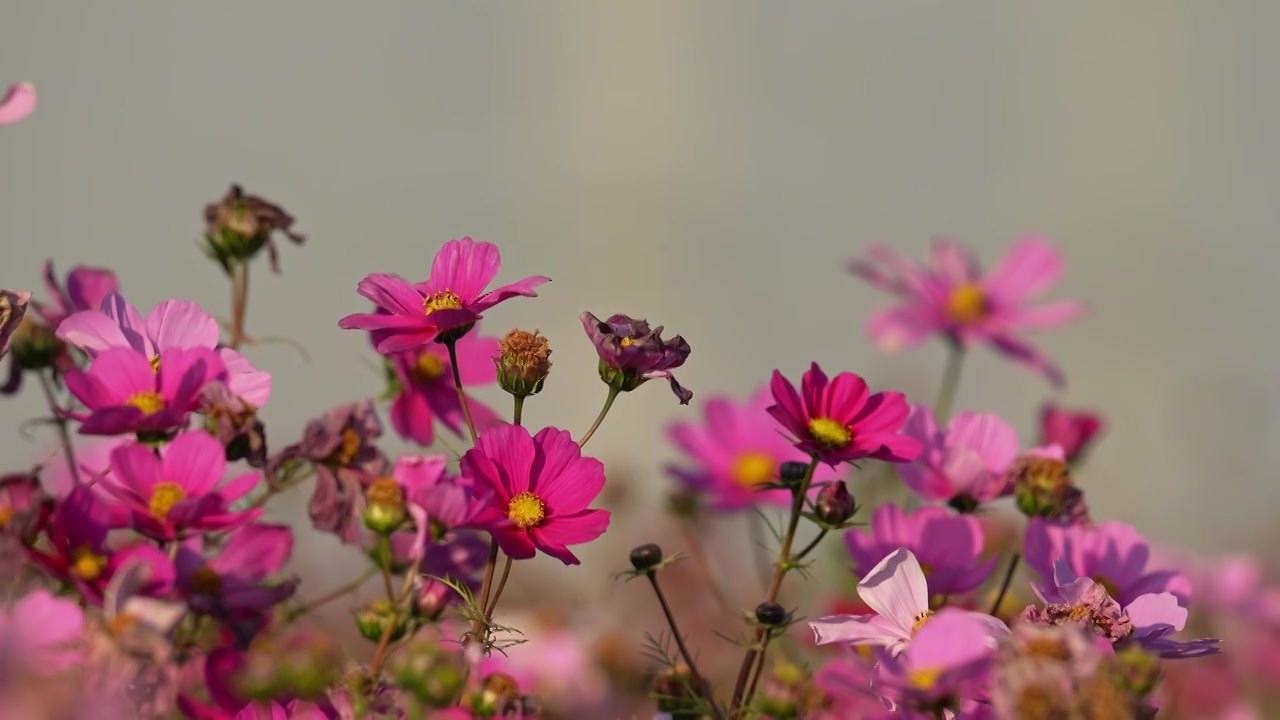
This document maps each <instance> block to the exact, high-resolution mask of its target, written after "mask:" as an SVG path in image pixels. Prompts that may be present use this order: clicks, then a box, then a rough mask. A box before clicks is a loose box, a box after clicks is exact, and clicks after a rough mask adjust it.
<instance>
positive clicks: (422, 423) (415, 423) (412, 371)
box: [387, 333, 499, 447]
mask: <svg viewBox="0 0 1280 720" xmlns="http://www.w3.org/2000/svg"><path fill="white" fill-rule="evenodd" d="M455 351H456V353H457V356H458V374H459V376H460V377H461V379H462V384H463V387H465V388H467V389H474V388H476V387H482V386H485V385H492V384H493V383H494V381H495V380H496V378H497V370H495V369H494V367H493V359H492V358H493V355H494V353H496V352H497V351H498V339H497V338H492V337H482V336H479V335H476V334H474V333H468V334H467V335H464V336H463V337H461V338H459V339H458V340H457V344H456V345H455ZM387 364H388V366H389V367H390V368H391V372H392V373H393V374H394V377H395V379H396V382H395V383H394V387H393V390H395V400H393V401H392V402H391V412H390V417H391V427H393V428H394V429H395V431H396V434H397V435H399V436H400V437H402V438H405V439H407V440H412V441H414V442H416V443H418V444H419V445H422V446H423V447H427V446H429V445H431V443H432V441H433V440H434V439H435V423H436V422H437V421H439V422H440V423H441V424H443V425H444V426H445V427H447V428H449V430H450V431H451V432H452V433H453V434H454V435H461V434H462V432H463V429H464V428H465V427H466V420H465V417H464V415H463V413H462V403H461V401H460V400H459V399H458V390H457V388H456V387H455V386H454V383H453V363H452V361H450V359H449V351H448V350H447V349H446V348H445V347H444V346H443V345H439V344H432V345H425V346H423V347H420V348H418V349H416V350H409V351H407V352H402V353H395V354H393V355H389V356H388V357H387ZM467 404H468V406H469V407H470V409H471V420H472V421H473V422H474V423H475V425H476V430H477V431H479V432H483V431H484V430H487V429H489V428H490V427H492V426H493V425H495V424H497V423H498V422H499V418H498V414H497V413H496V412H494V411H493V410H492V409H491V408H490V407H489V406H488V405H485V404H484V403H482V402H480V401H478V400H476V399H475V398H474V397H471V396H470V395H469V394H468V397H467Z"/></svg>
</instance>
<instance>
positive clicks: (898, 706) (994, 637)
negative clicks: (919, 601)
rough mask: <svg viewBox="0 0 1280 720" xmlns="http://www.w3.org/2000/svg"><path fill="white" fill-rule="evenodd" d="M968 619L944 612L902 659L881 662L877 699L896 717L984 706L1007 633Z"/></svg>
mask: <svg viewBox="0 0 1280 720" xmlns="http://www.w3.org/2000/svg"><path fill="white" fill-rule="evenodd" d="M974 615H975V614H974V613H969V612H966V611H964V610H954V609H951V608H944V609H942V610H939V611H938V612H937V614H935V615H933V616H932V617H930V618H929V620H928V622H926V623H925V624H924V626H923V627H921V628H920V630H919V631H918V632H917V633H916V634H915V637H914V638H912V640H911V645H910V646H909V647H908V648H907V649H906V650H905V651H904V652H902V654H900V655H897V656H893V655H887V656H882V657H881V659H880V663H879V666H878V668H877V670H878V672H877V674H876V676H875V686H876V691H877V693H878V694H879V695H880V696H881V697H882V698H883V699H884V700H885V701H886V702H887V703H888V704H889V705H891V707H892V708H893V709H894V710H897V711H898V712H899V713H909V712H916V713H933V712H934V711H936V710H939V709H945V708H957V709H959V708H963V709H966V710H968V709H970V708H971V707H972V706H973V705H974V704H975V703H976V702H977V701H980V700H981V701H985V700H986V699H987V688H986V684H987V682H986V681H987V671H988V668H989V666H990V661H991V657H992V655H993V654H994V652H995V649H996V646H997V641H998V640H999V639H1002V638H1004V637H1006V636H1007V635H1008V634H1009V631H1008V628H1005V627H1003V625H1000V626H999V627H998V629H996V630H994V631H993V624H991V623H982V622H975V618H974ZM962 717H963V715H962Z"/></svg>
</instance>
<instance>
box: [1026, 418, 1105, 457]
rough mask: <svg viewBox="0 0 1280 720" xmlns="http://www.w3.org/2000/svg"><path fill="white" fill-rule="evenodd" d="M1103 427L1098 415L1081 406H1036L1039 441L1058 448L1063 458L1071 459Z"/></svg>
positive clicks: (1089, 443) (1076, 455)
mask: <svg viewBox="0 0 1280 720" xmlns="http://www.w3.org/2000/svg"><path fill="white" fill-rule="evenodd" d="M1105 427H1106V424H1105V422H1103V419H1102V416H1101V415H1099V414H1097V413H1092V412H1087V411H1083V410H1068V409H1066V408H1063V407H1059V406H1057V405H1045V406H1044V407H1043V408H1041V409H1040V444H1041V445H1057V446H1059V447H1061V448H1062V454H1063V456H1064V459H1065V462H1067V463H1075V462H1078V461H1079V460H1080V459H1081V458H1082V457H1084V454H1085V452H1086V451H1087V450H1088V449H1089V446H1090V445H1091V444H1093V441H1094V439H1095V438H1097V436H1098V435H1099V434H1101V433H1102V431H1103V429H1104V428H1105Z"/></svg>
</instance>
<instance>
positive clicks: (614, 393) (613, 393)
mask: <svg viewBox="0 0 1280 720" xmlns="http://www.w3.org/2000/svg"><path fill="white" fill-rule="evenodd" d="M619 392H621V391H620V390H618V388H616V387H613V386H612V385H610V386H609V396H608V397H606V398H605V399H604V407H602V408H600V414H599V415H597V416H596V421H595V422H593V423H591V427H590V428H588V429H587V432H586V434H584V435H583V436H582V439H581V440H579V441H578V447H586V445H587V441H588V440H590V439H591V436H592V435H595V434H596V428H599V427H600V423H602V422H604V416H605V415H608V414H609V408H611V407H613V401H614V400H617V399H618V393H619Z"/></svg>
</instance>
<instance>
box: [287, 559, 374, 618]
mask: <svg viewBox="0 0 1280 720" xmlns="http://www.w3.org/2000/svg"><path fill="white" fill-rule="evenodd" d="M377 574H378V569H377V568H375V567H368V568H365V570H364V572H362V573H360V575H358V576H357V577H356V579H355V580H352V581H351V582H349V583H347V584H346V585H343V586H341V587H338V588H335V589H333V590H331V591H329V592H327V593H325V594H324V595H321V596H320V597H318V598H316V599H315V600H312V601H311V602H309V603H307V604H306V605H303V606H302V607H300V608H298V609H297V610H294V611H293V612H292V613H290V615H289V619H290V620H297V619H298V618H300V617H302V616H303V615H306V614H307V613H309V612H312V611H314V610H316V609H317V608H320V607H322V606H324V605H327V604H329V603H331V602H333V601H334V600H337V599H338V598H340V597H342V596H343V595H347V594H349V593H353V592H355V591H356V590H359V589H360V586H361V585H364V584H365V582H367V581H368V580H369V578H371V577H373V576H374V575H377Z"/></svg>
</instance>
